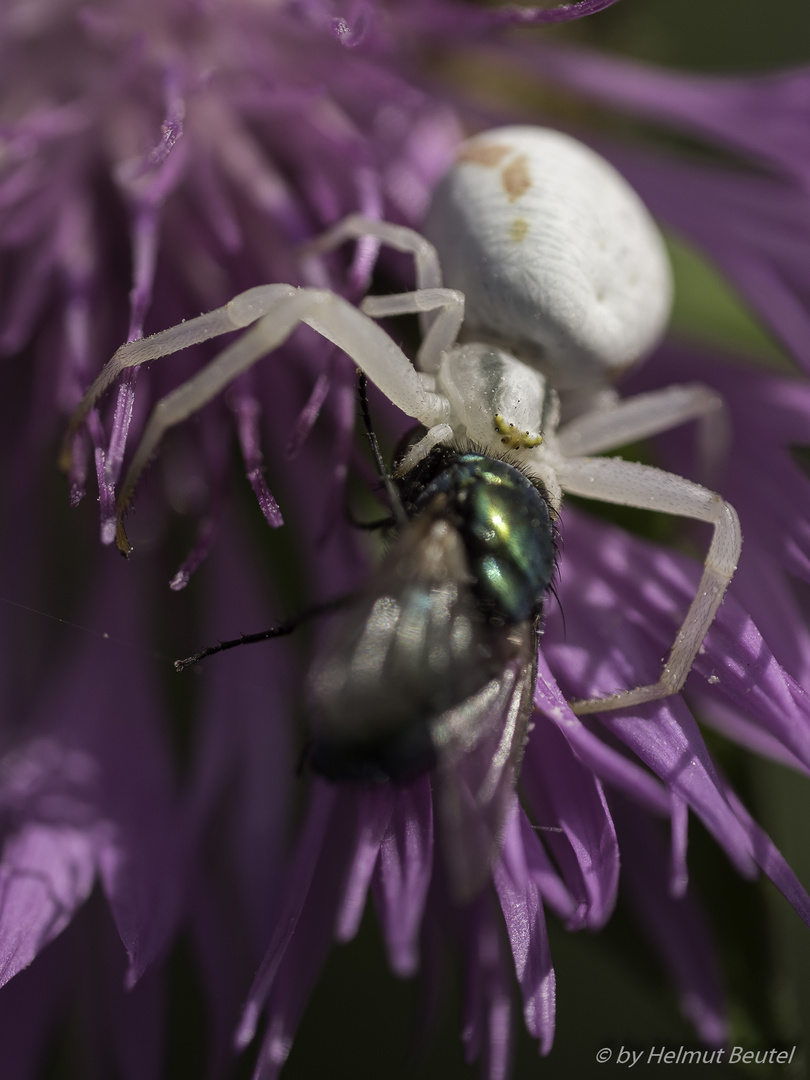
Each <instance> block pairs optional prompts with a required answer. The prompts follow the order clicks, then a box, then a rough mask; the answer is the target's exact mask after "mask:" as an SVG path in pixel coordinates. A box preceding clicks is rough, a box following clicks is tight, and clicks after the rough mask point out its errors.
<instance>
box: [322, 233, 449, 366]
mask: <svg viewBox="0 0 810 1080" xmlns="http://www.w3.org/2000/svg"><path fill="white" fill-rule="evenodd" d="M364 236H372V237H374V239H375V240H380V241H381V242H382V243H383V244H385V245H386V247H390V248H393V249H394V250H395V251H401V252H402V253H403V254H404V255H412V256H413V260H414V267H415V270H416V290H415V291H414V292H411V293H402V294H397V295H394V296H386V297H377V296H373V297H367V298H366V299H365V300H364V301H363V303H362V304H361V305H360V307H361V309H362V310H363V311H365V313H366V314H367V315H372V316H373V317H374V318H376V319H381V318H384V317H385V316H387V315H404V314H418V315H419V319H420V325H421V328H422V339H423V340H422V344H421V346H420V348H419V352H418V353H417V357H416V364H417V367H418V368H419V369H420V370H421V371H436V370H437V369H438V366H439V360H440V358H441V355H442V353H443V352H444V351H445V350H446V349H449V348H450V347H451V346H452V345H454V344H455V342H456V338H457V337H458V332H459V329H460V328H461V323H462V320H463V317H464V306H463V294H462V293H453V295H456V296H461V297H462V303H461V305H458V304H454V302H453V300H452V298H451V299H445V300H443V301H442V302H440V303H438V304H436V303H434V302H433V299H432V298H433V296H434V295H441V294H445V295H446V296H447V297H451V290H449V289H443V288H442V269H441V265H440V263H439V255H438V253H437V251H436V248H435V247H434V246H433V244H431V243H430V241H429V240H426V239H425V237H424V236H422V234H421V233H418V232H416V231H415V230H414V229H409V228H408V227H407V226H405V225H392V224H391V223H390V222H388V221H376V220H374V219H373V218H367V217H363V215H362V214H350V215H349V217H346V218H344V219H343V220H342V221H339V222H338V223H337V225H334V226H333V227H332V228H331V229H329V230H328V231H327V232H325V233H324V234H323V235H322V236H319V237H318V238H317V239H316V240H313V241H312V242H311V243H309V244H307V245H306V247H305V249H304V250H305V251H306V252H313V253H318V252H325V251H331V250H332V249H333V248H336V247H339V246H340V245H341V244H343V243H345V242H346V241H347V240H360V239H361V238H362V237H364ZM429 312H438V313H437V314H434V315H433V316H432V317H431V318H429V317H428V313H429Z"/></svg>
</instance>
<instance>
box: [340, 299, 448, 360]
mask: <svg viewBox="0 0 810 1080" xmlns="http://www.w3.org/2000/svg"><path fill="white" fill-rule="evenodd" d="M360 310H361V311H362V312H364V314H366V315H370V316H371V317H372V318H373V319H384V318H386V317H387V316H389V315H411V314H416V313H422V312H428V311H438V314H437V315H436V317H435V319H434V320H433V322H432V323H431V324H430V326H429V327H427V329H424V328H423V330H424V333H423V337H422V344H421V345H420V346H419V351H418V352H417V354H416V366H417V367H418V368H419V370H420V371H427V372H434V371H438V370H439V361H440V360H441V358H442V355H443V354H444V353H445V352H446V351H447V350H448V349H450V348H452V346H453V345H455V343H456V340H457V338H458V334H459V330H460V329H461V324H462V322H463V321H464V293H462V292H458V290H457V289H417V290H416V292H407V293H393V294H392V295H391V296H367V297H366V298H365V300H363V302H362V303H361V304H360Z"/></svg>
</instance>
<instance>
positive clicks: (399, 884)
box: [361, 776, 433, 976]
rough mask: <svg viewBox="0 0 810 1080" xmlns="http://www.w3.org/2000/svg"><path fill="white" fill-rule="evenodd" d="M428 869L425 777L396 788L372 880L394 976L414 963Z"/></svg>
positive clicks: (429, 818)
mask: <svg viewBox="0 0 810 1080" xmlns="http://www.w3.org/2000/svg"><path fill="white" fill-rule="evenodd" d="M361 812H362V811H361ZM432 873H433V801H432V796H431V790H430V778H429V777H428V776H424V777H422V778H421V779H420V780H416V781H414V782H413V783H411V784H408V785H407V786H406V787H403V788H400V789H399V791H398V792H397V799H396V802H395V804H394V812H393V815H392V817H391V820H390V821H389V823H388V828H387V829H386V832H385V836H384V837H383V841H382V845H381V847H380V860H379V863H378V864H377V873H376V875H375V878H374V898H375V900H376V903H377V911H378V912H379V916H380V922H381V923H382V928H383V932H384V934H385V941H386V945H387V947H388V958H389V962H390V964H391V967H392V968H393V970H394V971H395V972H396V974H397V975H402V976H408V975H412V974H413V973H414V972H415V971H416V970H417V968H418V967H419V931H420V927H421V924H422V913H423V911H424V907H425V899H426V897H427V891H428V886H429V885H430V879H431V875H432Z"/></svg>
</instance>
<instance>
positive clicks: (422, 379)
mask: <svg viewBox="0 0 810 1080" xmlns="http://www.w3.org/2000/svg"><path fill="white" fill-rule="evenodd" d="M426 231H427V232H428V234H429V235H430V236H431V238H432V239H433V240H434V241H435V243H431V242H430V241H429V240H428V239H426V238H425V237H423V236H421V235H420V234H418V233H416V232H414V231H413V230H411V229H408V228H404V227H400V226H395V225H391V224H387V223H385V222H378V221H371V220H367V219H364V218H362V217H359V216H357V215H355V216H352V217H349V218H346V219H345V220H344V221H342V222H341V223H339V224H338V225H337V226H335V227H334V228H333V229H332V230H330V231H329V232H328V233H326V234H325V235H324V236H323V237H321V238H320V239H319V240H318V241H316V243H315V244H314V245H312V248H311V250H317V251H321V252H323V251H326V250H328V249H330V248H333V247H336V246H337V245H339V244H341V243H343V242H344V241H346V240H349V239H357V238H359V237H361V236H373V237H376V238H377V239H378V240H380V241H381V242H382V243H384V244H387V245H388V246H390V247H393V248H395V249H397V250H399V251H402V252H406V253H410V254H411V255H413V257H414V260H415V265H416V290H415V291H414V292H410V293H403V294H399V295H395V296H385V297H377V296H374V297H367V298H366V299H365V300H364V301H363V303H362V304H361V305H360V309H358V308H356V307H354V306H353V305H351V304H349V303H348V302H347V301H346V300H344V299H343V298H342V297H340V296H338V295H336V294H335V293H333V292H331V291H329V290H326V289H314V288H296V287H294V286H292V285H281V284H279V285H264V286H259V287H257V288H253V289H249V290H248V291H247V292H244V293H241V294H240V295H239V296H236V297H234V299H233V300H231V301H230V302H229V303H228V304H226V305H225V306H224V307H221V308H218V309H216V310H215V311H211V312H209V313H208V314H205V315H201V316H199V317H198V318H195V319H190V320H189V321H188V322H184V323H181V324H180V325H179V326H175V327H172V328H171V329H168V330H164V331H162V332H160V333H157V334H154V335H152V336H151V337H149V338H146V339H144V340H141V341H133V342H129V343H128V344H126V345H122V346H121V348H120V349H119V350H118V351H117V352H116V354H115V355H114V356H113V357H112V359H111V360H110V361H109V363H108V364H107V365H106V367H105V368H104V369H103V371H102V372H101V374H100V375H99V376H98V378H97V379H96V381H95V382H94V383H93V385H92V386H91V387H90V389H89V390H88V392H87V394H86V395H85V397H84V399H83V401H82V402H81V404H80V405H79V407H78V409H77V410H76V412H75V414H74V416H73V418H72V420H71V424H70V428H69V431H68V439H70V436H71V435H72V434H73V433H74V432H75V430H76V428H77V426H78V425H79V424H80V423H81V422H82V421H83V420H84V418H85V417H86V416H87V413H88V412H89V410H90V409H91V408H92V406H93V405H94V403H95V402H96V400H97V399H98V398H99V396H100V395H101V394H102V393H103V392H104V391H105V390H106V389H107V387H108V386H109V385H110V384H111V383H112V382H113V381H114V380H115V379H116V378H117V377H118V376H119V375H120V374H121V372H122V371H123V370H124V369H125V368H128V367H137V366H138V365H140V364H143V363H146V362H147V361H150V360H154V359H156V358H157V357H159V356H165V355H168V354H170V353H174V352H177V351H178V350H180V349H184V348H186V347H187V346H189V345H193V344H196V343H198V342H201V341H205V340H207V339H208V338H212V337H216V336H218V335H219V334H224V333H227V332H228V331H233V330H237V329H242V328H246V327H250V329H248V330H247V332H246V333H244V334H243V335H242V336H241V337H240V338H238V339H237V340H236V341H235V342H234V343H233V344H232V345H230V346H229V347H228V348H226V349H225V350H224V351H223V352H222V353H220V354H219V355H218V356H217V357H216V358H215V359H214V360H213V361H211V363H210V364H208V365H207V366H206V367H204V368H203V369H202V370H201V371H200V372H198V373H197V375H195V376H194V377H193V378H191V379H189V380H188V381H187V382H186V383H184V384H183V385H181V386H180V387H178V388H177V389H176V390H174V391H173V392H172V393H170V394H168V395H167V396H166V397H164V398H163V399H162V400H161V401H159V402H158V403H157V405H156V406H155V408H154V411H153V413H152V415H151V417H150V419H149V422H148V424H147V426H146V429H145V431H144V434H143V437H142V439H141V442H140V444H139V446H138V447H137V450H136V452H135V455H134V458H133V460H132V462H131V464H130V467H129V471H128V473H127V475H126V477H125V479H124V482H123V484H122V486H121V489H120V492H119V495H118V501H117V518H118V535H117V542H118V544H119V547H120V548H121V550H122V551H124V552H125V553H127V552H128V551H129V544H128V541H127V539H126V535H125V534H124V531H123V527H122V524H121V521H122V516H123V514H124V511H125V510H126V509H127V507H128V506H129V503H130V501H131V498H132V493H133V491H134V488H135V486H136V483H137V481H138V478H139V476H140V473H141V471H142V470H143V468H144V466H145V465H146V464H147V462H148V461H149V459H150V458H151V457H152V455H153V454H154V452H155V450H156V448H157V446H158V444H159V443H160V441H161V439H162V438H163V436H164V434H165V432H166V431H167V430H168V429H169V428H171V427H172V426H174V425H175V424H178V423H180V422H181V421H182V420H185V419H186V418H187V417H189V416H191V415H192V414H193V413H195V412H196V411H197V410H198V409H200V408H202V406H203V405H205V404H206V403H207V402H209V401H210V400H211V399H212V398H214V397H215V396H216V395H217V394H218V393H219V392H220V391H221V390H222V389H223V388H224V387H225V386H226V385H227V384H228V383H230V382H232V381H233V380H234V379H235V378H236V377H237V376H238V375H239V374H241V373H242V372H243V371H245V370H247V369H248V368H249V367H251V366H252V365H253V364H255V363H256V362H257V360H259V359H260V358H261V357H262V356H264V355H265V354H266V353H268V352H271V351H272V350H273V349H275V348H277V347H278V346H279V345H281V344H282V342H284V341H285V339H286V338H287V337H288V336H289V335H290V333H291V332H292V331H293V330H294V329H295V327H296V326H297V325H298V324H299V323H302V322H303V323H306V324H307V325H309V326H311V327H312V328H313V329H315V330H316V331H318V333H320V334H321V335H323V336H324V337H325V338H327V339H328V340H330V341H332V342H334V344H335V345H337V346H338V347H339V348H341V349H342V350H343V351H344V352H345V353H347V354H348V355H349V356H350V357H351V358H352V360H353V361H354V362H355V363H356V364H357V365H358V366H359V367H360V368H362V370H363V371H364V372H365V373H366V374H367V375H368V377H369V378H370V379H371V380H372V381H373V382H374V383H375V384H376V385H377V386H378V388H379V389H380V390H381V391H382V392H383V393H384V394H385V395H386V396H387V397H388V398H389V399H390V400H391V401H392V402H393V403H394V404H395V405H396V406H398V407H399V408H400V409H401V410H402V411H403V412H404V413H406V414H407V415H408V416H411V417H413V418H414V419H415V420H418V421H419V422H420V423H421V424H422V425H424V427H425V428H427V434H426V435H425V436H424V438H423V439H422V440H421V441H420V442H418V443H417V444H416V446H414V447H413V448H412V450H411V451H410V452H409V454H408V456H407V458H406V460H405V461H404V462H403V463H402V464H401V466H400V469H401V470H403V471H404V470H406V469H407V468H410V467H411V466H412V465H413V464H415V462H417V461H418V460H419V459H420V458H422V457H424V456H425V455H426V454H427V453H429V451H430V450H431V449H432V448H433V447H434V446H436V445H437V444H439V443H443V442H450V441H454V440H457V439H459V438H466V439H471V440H472V441H473V442H475V443H477V444H478V445H479V446H481V447H483V448H484V450H485V451H487V452H490V453H492V454H494V455H497V454H499V453H500V452H501V451H502V448H503V445H504V444H506V445H507V446H509V448H510V451H511V453H512V455H514V456H515V457H517V458H518V459H519V461H520V463H521V464H522V465H523V467H524V468H525V469H526V470H527V472H528V473H529V474H531V475H532V476H534V477H536V478H538V479H539V480H540V481H541V482H542V483H543V484H544V486H545V488H546V491H547V493H548V496H549V500H550V502H551V504H552V507H553V509H554V511H555V512H556V511H557V510H558V509H559V506H560V502H561V499H562V494H563V493H564V492H567V493H570V494H575V495H581V496H584V497H586V498H590V499H597V500H600V501H604V502H610V503H616V504H620V505H624V506H633V507H640V508H642V509H649V510H653V511H663V512H665V513H670V514H675V515H678V516H682V517H687V518H694V519H697V520H699V521H705V522H708V523H709V524H711V525H712V526H713V529H714V533H713V537H712V541H711V545H710V547H709V551H708V554H707V557H706V561H705V565H704V569H703V575H702V577H701V580H700V584H699V585H698V589H697V593H696V595H695V598H694V600H693V601H692V604H691V606H690V608H689V611H688V612H687V615H686V618H685V619H684V621H683V624H682V626H681V628H680V630H679V631H678V634H677V636H676V638H675V642H674V644H673V646H672V649H671V651H670V654H669V657H668V659H667V661H666V664H665V666H664V668H663V671H662V673H661V676H660V678H659V679H658V681H657V682H655V683H651V684H649V685H646V686H640V687H636V688H635V689H632V690H624V691H618V692H616V693H613V694H610V695H609V696H607V697H602V698H591V699H587V700H582V701H575V702H572V703H571V707H572V708H573V710H574V712H576V713H589V712H597V711H606V710H610V709H617V708H622V707H625V706H629V705H637V704H640V703H642V702H647V701H654V700H657V699H658V698H662V697H665V696H667V695H669V694H673V693H676V692H677V691H678V690H680V688H681V687H682V686H683V684H684V682H685V680H686V676H687V675H688V673H689V669H690V667H691V665H692V662H693V660H694V658H695V656H696V654H697V652H698V649H699V648H700V646H701V644H702V642H703V638H704V637H705V635H706V632H707V630H708V628H709V626H710V625H711V623H712V620H713V619H714V616H715V614H716V612H717V609H718V607H719V605H720V603H721V601H722V598H723V594H724V593H725V590H726V588H727V586H728V584H729V582H730V580H731V577H732V575H733V573H734V570H735V569H736V565H737V560H738V557H739V553H740V547H741V542H742V540H741V535H740V527H739V522H738V519H737V515H736V513H735V511H734V509H733V508H732V507H731V506H729V505H728V504H727V503H726V502H724V501H723V499H722V498H720V496H719V495H716V494H714V493H713V492H711V491H709V490H707V489H706V488H704V487H701V486H700V485H698V484H696V483H693V482H691V481H689V480H686V479H684V478H682V477H679V476H675V475H673V474H670V473H665V472H662V471H661V470H659V469H655V468H651V467H649V466H646V465H641V464H638V463H635V462H628V461H623V460H621V459H620V458H604V457H592V456H591V455H594V454H602V453H604V452H605V451H609V450H612V449H615V448H617V447H619V446H622V445H624V444H626V443H629V442H632V441H635V440H637V439H642V438H646V437H648V436H650V435H653V434H656V433H658V432H662V431H665V430H667V429H669V428H672V427H674V426H676V425H678V424H681V423H684V422H686V421H688V420H693V419H701V418H703V419H705V418H707V417H709V416H710V415H711V414H712V413H716V411H717V410H718V408H720V407H721V402H720V400H719V399H718V397H717V396H716V395H715V394H714V393H713V392H712V391H710V390H708V389H707V388H705V387H703V386H700V385H696V384H690V385H685V386H671V387H668V388H666V389H664V390H660V391H657V392H653V393H648V394H643V395H639V396H637V397H633V398H630V399H627V400H625V401H620V400H619V399H618V398H617V396H616V395H615V394H614V393H612V392H611V391H609V390H606V387H608V385H609V381H610V379H612V378H613V377H615V376H616V375H617V374H620V373H621V372H623V371H624V370H626V369H627V368H628V367H629V366H631V365H632V364H634V363H636V362H637V361H638V360H639V359H640V358H642V357H643V356H644V355H645V354H646V353H647V352H648V351H649V350H650V349H651V348H652V347H653V346H654V344H655V343H656V342H657V340H658V338H659V337H660V335H661V333H662V332H663V329H664V326H665V323H666V320H667V317H668V312H669V306H670V294H671V286H670V277H669V268H668V264H667V260H666V256H665V254H664V250H663V246H662V242H661V240H660V236H659V234H658V232H657V230H656V228H655V226H654V224H653V223H652V220H651V219H650V217H649V215H648V214H647V211H646V209H645V208H644V206H643V205H642V204H641V202H640V201H639V199H638V198H637V196H636V195H635V193H634V192H633V191H632V190H631V189H630V188H629V187H628V185H627V184H626V183H625V182H624V180H623V179H622V178H621V177H620V176H619V175H618V174H617V173H616V172H615V171H614V170H613V169H612V168H611V166H609V165H608V164H607V162H605V161H604V160H603V159H602V158H600V157H599V156H598V155H596V154H594V153H593V152H592V151H590V150H588V149H587V148H586V147H584V146H582V145H581V144H579V143H578V142H576V141H575V140H573V139H571V138H568V137H567V136H564V135H561V134H559V133H557V132H553V131H548V130H544V129H539V128H504V129H500V130H496V131H491V132H488V133H486V134H483V135H480V136H477V137H476V138H473V139H471V140H469V141H468V142H467V143H465V144H463V146H462V147H461V149H460V151H459V154H458V157H457V160H456V163H455V165H454V166H453V168H452V169H451V171H450V172H449V174H448V176H447V177H446V178H445V180H444V181H443V182H442V184H441V185H440V186H439V188H438V189H437V192H436V195H435V197H434V200H433V204H432V207H431V211H430V213H429V215H428V219H427V224H426ZM437 249H438V250H437ZM443 270H444V271H446V272H448V276H449V277H450V280H451V281H452V282H453V284H454V285H456V286H458V288H454V289H450V288H445V287H444V286H443V276H442V271H443ZM465 301H466V308H467V321H466V324H464V325H463V323H464V314H465ZM403 313H419V314H420V317H421V319H422V326H423V340H422V344H421V346H420V348H419V351H418V354H417V358H416V365H415V366H414V364H413V363H411V361H410V360H409V359H408V357H407V356H406V355H405V354H404V353H403V352H402V351H401V349H400V348H399V347H398V346H397V345H396V344H395V343H394V342H393V341H392V339H391V338H390V337H389V336H388V335H387V334H386V333H385V332H384V331H383V330H382V329H381V328H380V327H379V326H378V325H377V324H376V323H375V322H374V321H372V320H373V319H376V318H381V317H386V316H392V315H398V314H403ZM471 334H472V336H473V337H474V340H472V341H465V342H464V343H460V337H461V336H463V337H465V338H466V337H469V336H470V335H471ZM552 386H553V387H554V389H552ZM557 390H559V391H560V392H561V394H562V400H563V404H564V406H566V407H567V409H568V411H569V412H570V413H572V414H573V416H572V418H571V419H568V420H567V422H565V423H564V424H563V425H562V426H559V427H558V424H559V418H560V408H559V399H558V394H557ZM66 445H68V443H66Z"/></svg>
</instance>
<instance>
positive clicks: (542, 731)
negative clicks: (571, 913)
mask: <svg viewBox="0 0 810 1080" xmlns="http://www.w3.org/2000/svg"><path fill="white" fill-rule="evenodd" d="M521 775H522V786H523V790H524V793H525V799H526V801H527V802H528V804H529V806H530V807H531V810H532V816H533V819H534V821H535V823H536V824H537V825H538V826H540V827H541V830H542V829H543V827H544V826H553V827H554V828H555V829H556V828H557V827H559V828H560V829H561V831H560V832H559V833H558V832H556V831H550V832H542V837H543V842H544V844H545V846H546V847H548V849H549V851H550V852H551V854H552V855H553V857H554V860H555V862H556V863H557V865H558V866H559V867H560V870H561V872H562V876H563V880H564V881H565V883H566V886H567V888H568V890H569V891H570V892H571V894H572V895H573V896H574V897H576V899H577V902H578V912H577V915H576V918H575V920H574V925H578V926H589V927H596V926H602V925H604V923H605V922H606V920H607V919H608V918H609V916H610V913H611V912H612V910H613V906H614V904H615V902H616V888H617V884H618V877H619V851H618V847H617V845H616V836H615V833H614V831H613V824H612V822H611V820H610V814H609V811H608V807H607V803H606V801H605V797H604V793H603V791H602V787H601V785H600V783H599V781H598V780H597V779H596V777H595V776H594V775H593V774H592V773H591V772H590V770H588V769H586V768H585V767H584V766H583V765H582V764H581V763H580V762H579V761H578V760H577V758H576V757H575V756H574V754H573V753H572V751H571V748H570V746H569V745H568V743H567V742H566V740H565V739H564V737H563V736H562V734H561V733H560V731H559V729H558V728H557V726H556V725H555V724H553V723H549V722H548V721H547V720H545V719H544V718H538V719H537V721H536V722H535V725H534V728H533V730H532V732H531V735H530V737H529V742H528V744H527V746H526V753H525V756H524V760H523V769H522V773H521Z"/></svg>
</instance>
